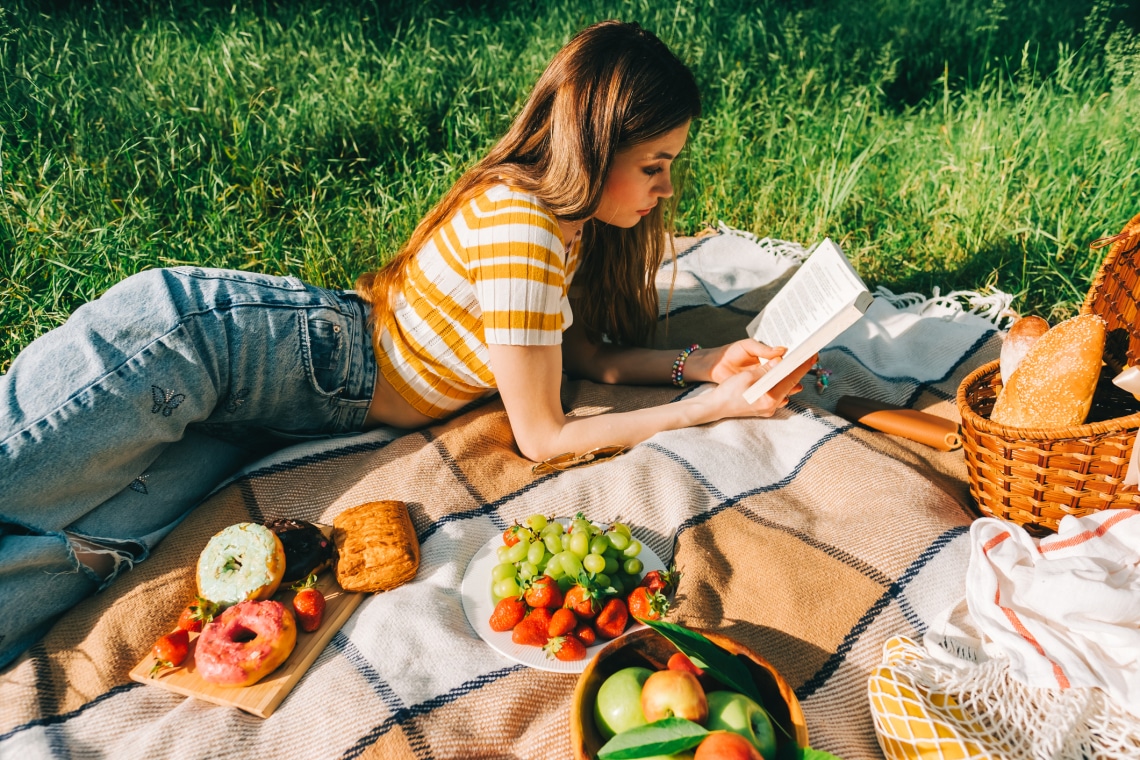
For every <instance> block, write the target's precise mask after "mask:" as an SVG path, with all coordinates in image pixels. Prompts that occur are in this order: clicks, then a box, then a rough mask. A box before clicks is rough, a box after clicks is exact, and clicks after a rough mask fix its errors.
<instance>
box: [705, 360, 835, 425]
mask: <svg viewBox="0 0 1140 760" xmlns="http://www.w3.org/2000/svg"><path fill="white" fill-rule="evenodd" d="M780 361H782V359H780V358H776V359H775V360H774V363H769V364H767V365H753V366H752V367H749V368H747V369H744V370H742V371H740V372H738V373H736V374H735V375H732V376H731V377H729V378H727V379H726V380H725V381H724V382H722V383H720V384H718V385H717V386H716V388H714V389H712V390H711V391H709V392H708V393H706V394H703V395H702V396H698V397H697V398H698V399H700V400H704V401H706V403H708V404H709V405H710V412H711V414H712V415H713V416H714V418H715V419H727V418H730V417H771V416H772V415H773V414H775V413H776V411H777V410H779V409H781V408H783V407H785V406H787V405H788V397H789V396H791V395H793V394H796V393H799V392H800V391H802V390H803V389H804V386H803V384H802V383H801V382H800V381H801V380H802V378H803V376H804V375H806V374H807V372H808V370H810V369H811V365H812V364H813V363H814V362H815V358H814V357H813V358H812V359H810V360H808V361H807V362H804V364H802V365H800V366H799V367H797V368H796V369H795V370H794V371H793V372H792V373H791V374H789V375H788V376H787V377H785V378H784V379H783V380H781V381H780V382H778V383H776V385H775V387H773V388H772V390H770V391H768V392H767V393H765V394H764V395H763V396H761V397H760V398H758V399H757V400H756V401H755V402H753V403H751V404H749V403H748V402H747V401H745V400H744V392H745V391H746V390H748V389H749V387H751V386H752V384H753V383H754V382H756V381H757V380H759V379H760V378H761V377H763V376H764V373H765V372H767V371H768V370H769V369H772V368H774V367H775V366H777V365H778V364H779V362H780Z"/></svg>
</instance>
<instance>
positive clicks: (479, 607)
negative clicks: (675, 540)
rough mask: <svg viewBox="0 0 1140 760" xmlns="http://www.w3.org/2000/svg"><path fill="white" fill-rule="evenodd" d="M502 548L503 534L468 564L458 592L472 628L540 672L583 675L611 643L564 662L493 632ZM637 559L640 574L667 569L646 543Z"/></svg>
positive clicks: (631, 628) (633, 628)
mask: <svg viewBox="0 0 1140 760" xmlns="http://www.w3.org/2000/svg"><path fill="white" fill-rule="evenodd" d="M559 522H563V523H565V522H567V521H565V520H561V519H560V520H559ZM502 545H503V535H502V534H501V533H498V534H496V535H495V536H494V537H493V538H492V539H491V540H490V541H488V542H487V543H486V544H484V545H483V547H482V548H481V549H479V551H477V552H475V556H474V557H472V558H471V561H470V562H468V563H467V570H466V571H465V572H464V573H463V584H462V585H461V586H460V591H459V593H460V596H461V598H462V599H463V612H464V613H465V614H466V615H467V620H468V621H469V622H470V623H471V627H472V628H474V629H475V632H476V633H477V634H479V638H481V639H483V641H486V642H487V643H488V644H490V645H491V648H492V649H494V650H495V651H496V652H498V653H499V654H501V655H503V656H504V657H507V658H510V659H512V660H514V661H515V662H520V663H522V664H523V665H529V666H530V667H532V668H537V669H538V670H549V671H551V672H553V673H581V672H582V671H583V670H585V669H586V665H588V664H589V662H590V660H592V659H593V658H594V655H595V654H596V653H597V652H598V650H599V649H601V648H602V647H603V646H605V645H606V644H608V643H610V642H609V641H606V640H604V639H599V640H598V643H597V644H594V645H593V646H591V647H586V657H585V658H584V659H581V660H575V661H573V662H564V661H562V660H556V659H553V658H548V657H547V656H546V652H544V651H543V649H542V647H532V646H525V645H523V644H516V643H515V642H513V641H511V632H510V631H504V632H503V633H500V632H498V631H493V630H491V623H490V620H491V613H492V612H494V611H495V603H494V601H493V600H492V597H491V570H492V569H494V567H495V565H497V564H499V558H498V554H497V551H498V548H499V547H500V546H502ZM637 558H638V559H640V560H641V563H642V564H643V565H644V566H645V567H644V569H643V570H642V571H641V573H642V575H644V574H645V573H648V572H649V571H650V570H664V569H665V565H664V564H662V563H661V560H660V558H659V557H658V556H657V555H656V554H654V553H653V550H651V549H650V548H649V547H648V546H646V545H645V544H644V542H643V543H642V545H641V553H640V554H638V555H637ZM644 627H645V626H644V625H642V624H641V623H634V624H633V625H631V626H629V627H628V628H626V629H625V633H629V632H630V631H636V630H637V629H639V628H644ZM623 635H624V634H623Z"/></svg>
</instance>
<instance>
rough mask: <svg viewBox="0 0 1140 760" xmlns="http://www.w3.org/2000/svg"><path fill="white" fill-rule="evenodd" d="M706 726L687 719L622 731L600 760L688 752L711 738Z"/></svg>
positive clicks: (617, 759) (599, 751) (603, 751)
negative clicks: (702, 741) (706, 738)
mask: <svg viewBox="0 0 1140 760" xmlns="http://www.w3.org/2000/svg"><path fill="white" fill-rule="evenodd" d="M708 733H709V732H708V731H706V730H705V729H704V728H703V727H702V726H700V725H698V724H696V723H694V722H693V721H691V720H686V719H684V718H662V719H661V720H658V721H655V722H653V723H650V724H648V725H645V726H638V727H637V728H631V729H629V730H628V731H622V732H621V733H620V734H618V735H617V736H615V737H614V738H612V739H610V740H609V741H608V742H606V743H605V744H604V745H603V746H602V748H601V749H600V750H598V758H599V760H635V758H639V757H654V756H656V755H672V754H673V753H675V752H684V751H685V750H687V749H692V748H693V747H695V746H697V745H698V744H700V743H701V740H702V739H704V738H705V737H706V736H708Z"/></svg>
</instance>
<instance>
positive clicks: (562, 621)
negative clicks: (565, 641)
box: [546, 607, 578, 636]
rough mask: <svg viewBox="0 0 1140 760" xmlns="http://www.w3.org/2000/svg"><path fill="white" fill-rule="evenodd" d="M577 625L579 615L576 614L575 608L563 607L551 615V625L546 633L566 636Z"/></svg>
mask: <svg viewBox="0 0 1140 760" xmlns="http://www.w3.org/2000/svg"><path fill="white" fill-rule="evenodd" d="M577 627H578V616H577V615H575V614H574V610H568V609H566V608H565V607H562V608H559V609H557V610H555V611H554V614H553V615H551V616H550V625H549V626H547V628H546V633H547V634H548V635H550V636H565V635H566V634H568V633H570V632H572V631H573V630H574V629H575V628H577Z"/></svg>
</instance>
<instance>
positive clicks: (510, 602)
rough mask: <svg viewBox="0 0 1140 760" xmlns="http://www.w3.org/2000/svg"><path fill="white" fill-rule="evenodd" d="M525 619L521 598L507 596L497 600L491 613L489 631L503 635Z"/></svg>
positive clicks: (524, 606) (524, 604)
mask: <svg viewBox="0 0 1140 760" xmlns="http://www.w3.org/2000/svg"><path fill="white" fill-rule="evenodd" d="M524 617H526V602H524V601H523V600H522V597H518V596H508V597H504V598H502V599H500V600H499V603H498V604H496V605H495V611H494V612H492V613H491V630H492V631H498V632H500V633H503V632H504V631H509V630H511V629H512V628H514V627H515V626H516V625H518V624H519V623H520V622H521V621H522V619H523V618H524Z"/></svg>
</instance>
